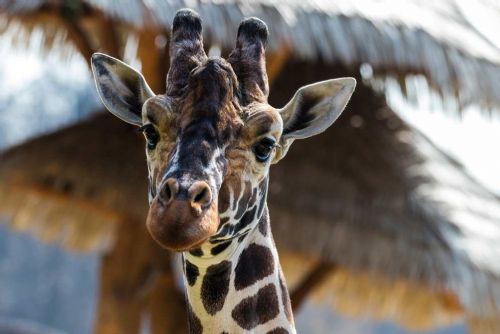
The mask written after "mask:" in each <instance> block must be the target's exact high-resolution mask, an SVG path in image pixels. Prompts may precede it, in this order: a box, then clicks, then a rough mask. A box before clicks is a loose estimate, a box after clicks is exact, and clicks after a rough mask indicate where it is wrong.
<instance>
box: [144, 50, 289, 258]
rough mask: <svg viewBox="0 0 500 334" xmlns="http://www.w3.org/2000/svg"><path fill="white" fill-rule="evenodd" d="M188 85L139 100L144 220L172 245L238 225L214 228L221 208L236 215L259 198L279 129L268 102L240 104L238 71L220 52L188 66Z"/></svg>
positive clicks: (193, 242)
mask: <svg viewBox="0 0 500 334" xmlns="http://www.w3.org/2000/svg"><path fill="white" fill-rule="evenodd" d="M187 85H188V89H187V90H186V93H185V94H184V95H183V96H180V97H176V98H170V97H168V96H166V95H158V96H154V97H151V98H149V99H148V100H146V102H145V103H144V105H143V108H142V125H141V130H142V131H143V133H144V135H145V139H146V155H147V162H148V170H149V175H150V180H149V182H150V184H149V200H150V205H151V207H150V211H149V214H148V220H147V226H148V228H149V230H150V232H151V235H152V236H153V237H154V238H155V239H156V240H157V241H158V242H159V243H160V244H162V245H163V246H165V247H167V248H170V249H175V250H187V249H190V248H193V247H196V246H198V245H200V244H201V243H203V242H205V241H206V240H207V239H209V238H210V237H216V238H221V237H224V238H229V237H234V236H235V234H236V233H237V232H241V231H240V230H238V229H234V228H233V230H232V231H228V230H227V229H226V230H224V231H223V234H224V236H221V235H220V233H217V232H218V231H219V227H220V222H221V215H220V214H219V213H226V214H229V212H230V211H235V212H234V215H236V211H238V209H239V208H240V207H245V208H248V207H250V206H252V205H253V204H254V203H256V204H255V205H257V200H258V199H259V198H261V197H262V196H258V195H260V194H258V191H262V189H261V188H262V185H264V183H265V182H266V180H267V179H266V178H267V175H268V171H269V166H270V164H271V162H272V161H273V158H274V156H275V153H276V149H275V148H276V146H277V143H278V142H279V140H280V136H281V132H282V119H281V116H280V114H279V112H278V111H277V110H276V109H274V108H273V107H271V106H270V105H268V104H267V103H259V102H254V103H250V104H248V105H247V106H241V105H240V102H239V98H238V94H237V92H238V82H237V78H236V75H235V73H234V71H233V69H232V67H231V65H230V64H229V63H228V62H227V61H225V60H224V59H221V58H217V59H208V60H207V61H206V62H204V63H202V64H201V65H199V66H198V67H196V68H195V69H193V70H192V71H191V72H190V77H189V80H188V84H187ZM261 184H262V185H261ZM259 185H261V188H259ZM235 201H237V202H238V203H235ZM259 204H260V205H263V204H261V203H259ZM236 205H238V208H237V207H236ZM240 211H242V210H241V209H240ZM257 211H258V210H257V209H255V214H257ZM225 221H227V219H222V222H223V223H224V222H225ZM246 227H250V226H246ZM229 232H232V233H229Z"/></svg>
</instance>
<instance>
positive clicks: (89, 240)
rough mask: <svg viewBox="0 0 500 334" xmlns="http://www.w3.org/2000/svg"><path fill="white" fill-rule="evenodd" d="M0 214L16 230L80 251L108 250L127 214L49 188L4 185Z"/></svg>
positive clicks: (1, 193) (43, 240) (1, 190)
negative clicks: (48, 190)
mask: <svg viewBox="0 0 500 334" xmlns="http://www.w3.org/2000/svg"><path fill="white" fill-rule="evenodd" d="M0 214H1V215H2V216H4V217H5V218H6V222H7V225H8V226H9V227H10V228H11V229H12V230H14V231H17V232H22V233H29V234H31V235H33V236H35V237H36V238H37V239H38V240H40V241H42V242H44V243H50V244H56V245H59V246H62V247H64V248H67V249H71V250H74V251H77V252H90V251H98V252H106V251H108V250H110V249H111V246H112V245H113V242H114V231H115V229H116V228H117V225H118V224H119V223H120V222H123V221H124V220H125V219H124V217H120V216H119V215H118V214H117V213H115V212H111V211H108V210H103V209H101V208H99V207H96V206H94V205H91V204H88V203H83V202H79V201H78V200H75V199H72V198H68V197H66V196H63V195H61V194H55V193H54V194H51V193H49V192H47V191H46V190H39V189H28V188H27V187H16V186H7V185H3V186H2V187H1V188H0Z"/></svg>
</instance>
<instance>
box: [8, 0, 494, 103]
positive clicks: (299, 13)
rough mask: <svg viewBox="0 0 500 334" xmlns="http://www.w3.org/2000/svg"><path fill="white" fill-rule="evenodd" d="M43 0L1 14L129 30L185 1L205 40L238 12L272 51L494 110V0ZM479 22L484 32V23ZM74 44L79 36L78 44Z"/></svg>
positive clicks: (158, 21) (229, 41)
mask: <svg viewBox="0 0 500 334" xmlns="http://www.w3.org/2000/svg"><path fill="white" fill-rule="evenodd" d="M57 3H58V2H54V1H44V0H25V1H10V0H2V1H0V11H3V12H4V13H6V14H7V16H8V17H15V18H17V19H20V20H21V21H22V20H25V21H26V22H30V24H33V18H34V17H35V18H36V14H37V13H44V12H47V11H50V10H53V9H54V8H53V7H54V6H61V7H60V8H59V7H57V8H56V10H55V11H56V12H61V13H63V15H66V17H70V18H72V19H78V17H79V16H81V17H84V18H85V17H88V16H92V15H94V14H95V13H98V12H103V13H104V14H105V15H107V16H108V17H110V18H112V19H114V20H115V21H116V22H122V23H125V24H127V25H129V26H143V25H152V24H153V25H156V26H159V27H161V29H169V27H170V24H171V22H172V19H173V15H174V13H175V12H176V10H177V9H179V8H182V7H192V8H194V9H196V10H197V11H199V12H200V14H201V16H202V18H203V20H204V22H205V35H206V36H205V37H206V40H207V41H208V42H209V43H211V44H217V45H220V46H222V47H223V48H226V49H227V48H230V47H232V46H233V43H234V38H235V34H236V28H237V26H238V24H239V22H240V21H241V19H242V18H243V17H245V16H258V17H260V18H262V19H263V20H264V21H266V22H267V23H268V25H269V28H270V31H271V39H270V51H271V52H273V51H276V50H278V49H281V48H285V47H286V48H290V50H291V52H292V54H293V56H295V57H296V58H300V59H307V60H316V59H323V60H324V61H327V62H329V63H333V64H342V65H344V66H351V67H357V66H359V65H360V64H363V63H368V64H370V65H371V66H372V68H373V70H374V73H375V75H382V76H386V75H388V76H393V77H396V78H397V79H398V80H399V82H400V83H401V85H402V86H403V87H404V86H405V83H404V80H403V79H404V77H405V76H406V75H409V74H418V73H420V74H424V75H425V76H426V77H427V79H428V80H429V82H430V83H431V86H432V87H434V88H436V89H437V90H438V91H439V92H441V93H443V94H446V95H452V96H455V97H457V99H458V101H459V103H460V104H461V105H467V104H470V103H475V104H482V105H488V106H494V107H498V106H499V105H500V95H498V94H497V92H496V86H497V85H498V82H500V45H499V44H498V39H496V35H495V34H496V31H497V30H498V28H497V29H494V28H491V30H488V29H487V27H495V26H496V27H498V17H499V15H500V3H498V2H495V1H491V0H476V1H474V2H473V3H469V2H467V1H460V0H443V1H437V2H436V1H421V0H407V1H404V2H397V3H395V2H394V1H390V0H383V1H374V0H358V1H352V0H337V1H330V0H315V1H312V0H293V1H291V0H274V1H269V0H256V1H248V0H247V1H234V0H222V1H221V0H217V1H215V0H209V1H187V0H180V1H163V0H149V1H142V0H122V1H106V0H85V1H82V4H81V5H80V3H79V2H78V1H77V2H65V1H61V4H62V5H54V4H57ZM485 27H486V28H485ZM77 43H78V42H77Z"/></svg>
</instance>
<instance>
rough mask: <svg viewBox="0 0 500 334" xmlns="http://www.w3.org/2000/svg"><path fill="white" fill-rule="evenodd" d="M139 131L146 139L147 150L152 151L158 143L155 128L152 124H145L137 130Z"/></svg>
mask: <svg viewBox="0 0 500 334" xmlns="http://www.w3.org/2000/svg"><path fill="white" fill-rule="evenodd" d="M139 131H141V132H142V133H144V136H145V137H146V141H147V146H148V149H150V150H154V148H155V147H156V144H157V143H158V138H159V137H160V136H159V135H158V132H156V130H155V127H154V126H153V125H152V124H145V125H143V126H141V127H140V128H139Z"/></svg>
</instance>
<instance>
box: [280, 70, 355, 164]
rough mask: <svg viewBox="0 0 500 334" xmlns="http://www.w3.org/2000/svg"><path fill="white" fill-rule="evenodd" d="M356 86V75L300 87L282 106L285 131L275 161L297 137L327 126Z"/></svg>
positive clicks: (340, 110)
mask: <svg viewBox="0 0 500 334" xmlns="http://www.w3.org/2000/svg"><path fill="white" fill-rule="evenodd" d="M355 87H356V80H355V79H354V78H339V79H332V80H326V81H321V82H317V83H314V84H311V85H307V86H304V87H301V88H300V89H299V90H298V91H297V92H296V93H295V95H294V96H293V98H292V99H291V100H290V102H288V104H287V105H286V106H285V107H283V108H282V109H281V110H279V112H280V114H281V117H282V119H283V133H282V135H281V140H280V146H281V147H280V148H279V149H278V150H277V152H276V156H275V158H274V161H273V162H278V161H279V160H281V159H282V158H283V157H284V156H285V154H286V152H287V151H288V149H289V147H290V145H291V144H292V142H293V141H294V140H295V139H303V138H308V137H312V136H314V135H317V134H319V133H321V132H323V131H325V130H326V129H328V128H329V127H330V125H332V124H333V122H335V120H337V118H338V117H339V116H340V114H341V113H342V111H343V110H344V108H345V106H346V105H347V102H349V99H350V98H351V95H352V93H353V92H354V88H355Z"/></svg>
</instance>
